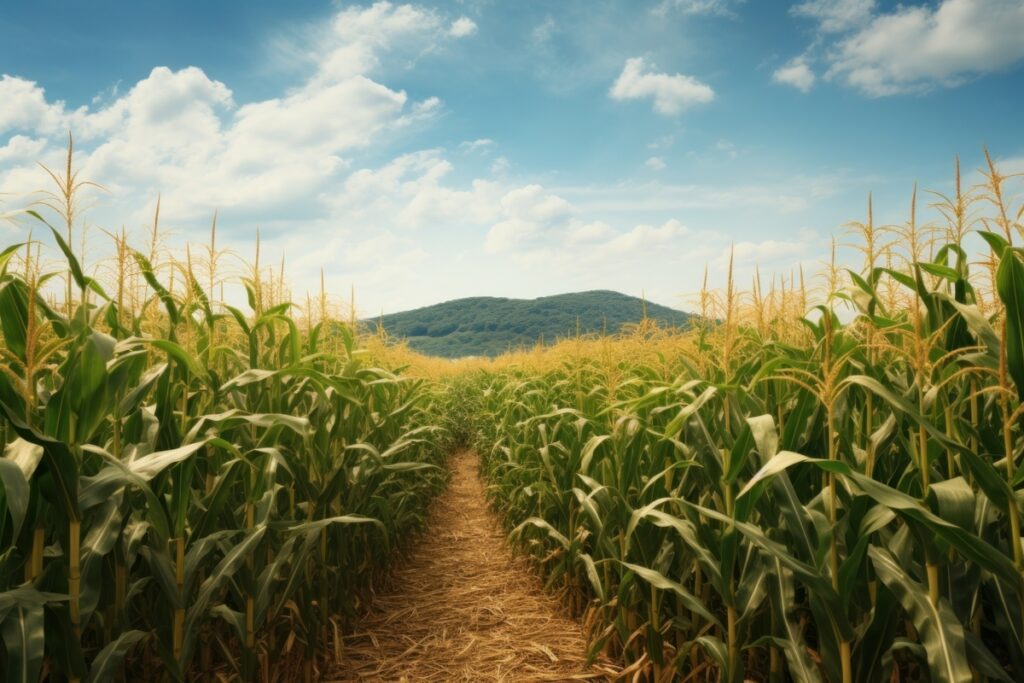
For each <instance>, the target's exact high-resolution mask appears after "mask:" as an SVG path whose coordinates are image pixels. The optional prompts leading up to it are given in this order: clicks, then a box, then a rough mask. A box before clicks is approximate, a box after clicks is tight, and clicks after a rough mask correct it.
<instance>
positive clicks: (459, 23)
mask: <svg viewBox="0 0 1024 683" xmlns="http://www.w3.org/2000/svg"><path fill="white" fill-rule="evenodd" d="M476 28H477V27H476V22H475V21H473V20H472V19H470V18H469V17H459V18H458V19H456V20H455V21H453V22H452V25H451V28H449V29H448V34H449V35H451V36H452V37H454V38H464V37H466V36H471V35H473V34H474V33H476Z"/></svg>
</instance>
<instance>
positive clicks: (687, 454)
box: [448, 163, 1024, 683]
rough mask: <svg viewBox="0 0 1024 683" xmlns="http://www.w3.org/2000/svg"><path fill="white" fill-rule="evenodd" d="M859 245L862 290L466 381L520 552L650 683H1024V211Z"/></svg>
mask: <svg viewBox="0 0 1024 683" xmlns="http://www.w3.org/2000/svg"><path fill="white" fill-rule="evenodd" d="M983 175H984V181H983V182H982V183H981V185H980V186H979V187H974V188H970V189H962V188H961V183H960V179H959V171H958V177H957V183H956V190H955V193H950V195H949V196H938V197H937V198H936V205H937V208H938V211H939V214H938V215H939V216H940V217H941V218H940V219H939V222H938V223H937V224H936V223H931V224H928V223H924V222H922V221H919V219H918V217H917V215H916V214H917V211H916V201H915V202H914V203H912V205H911V211H910V216H909V218H908V220H907V221H906V222H905V223H903V224H902V225H899V226H876V225H875V224H874V222H873V218H872V216H871V215H870V207H869V215H868V219H867V220H866V221H864V222H861V223H856V224H853V225H852V226H851V231H852V233H854V235H855V237H856V244H857V246H858V247H859V248H860V249H861V250H862V251H863V254H864V265H863V267H862V268H852V269H849V270H843V269H841V268H839V267H838V266H837V265H835V263H834V262H833V264H832V265H831V266H830V267H828V268H827V269H826V272H825V276H824V286H825V292H824V296H819V297H818V302H819V303H818V304H817V305H812V304H814V301H815V296H814V293H813V292H812V291H811V289H810V287H809V286H806V285H805V284H804V283H803V282H802V280H801V279H798V278H797V277H795V276H794V277H793V278H790V279H784V280H783V281H776V282H775V283H774V284H773V285H772V286H770V287H762V286H761V283H760V282H759V279H755V280H754V283H753V287H752V288H751V289H750V290H748V291H747V292H746V293H745V294H742V295H741V294H740V291H739V288H738V287H736V286H734V284H733V277H732V273H731V267H730V278H729V285H728V287H727V289H726V291H725V292H722V293H713V292H704V293H703V295H702V296H701V299H700V301H699V306H700V312H701V313H703V316H702V317H701V318H698V319H696V320H695V324H694V329H693V331H691V332H690V333H688V334H686V335H682V336H680V335H669V334H662V333H660V332H659V331H657V330H656V329H652V328H650V327H649V326H647V325H641V326H640V327H639V328H638V329H637V330H636V331H635V332H634V333H633V334H632V335H631V336H629V337H628V338H625V339H621V340H619V341H615V342H610V341H607V340H582V339H581V340H568V341H565V342H563V343H561V344H560V345H558V346H557V347H555V348H554V349H553V350H552V351H550V352H540V351H537V352H535V353H533V354H522V355H520V356H518V357H511V358H508V359H505V360H504V361H502V362H500V363H498V364H496V365H495V366H493V367H490V368H486V369H483V370H478V371H475V372H471V373H464V374H462V375H460V376H458V377H457V378H456V379H455V380H453V381H452V383H451V388H450V395H449V398H448V401H449V402H450V403H452V404H454V405H456V406H459V409H460V410H462V411H463V413H465V415H466V418H465V420H466V427H465V428H466V430H467V431H468V432H469V433H470V434H471V438H472V439H473V440H474V441H475V443H476V445H477V447H478V448H479V449H480V452H481V456H482V464H481V467H482V472H483V475H484V477H485V479H486V481H487V482H488V483H489V488H488V491H489V495H490V496H491V499H492V502H493V503H494V504H495V505H496V507H497V508H498V509H499V510H500V511H501V512H502V513H503V514H504V517H505V519H506V520H507V522H508V525H509V529H510V532H511V535H512V538H513V539H514V540H515V541H516V542H517V543H518V544H520V545H521V546H522V547H523V548H524V549H525V550H527V551H528V552H529V553H531V554H532V556H533V557H534V558H535V560H536V563H537V564H538V566H539V567H540V568H541V569H542V571H543V573H544V574H545V576H547V580H548V582H549V584H550V585H551V586H552V587H554V588H556V589H558V590H561V591H563V592H564V593H565V595H566V599H567V600H568V601H569V602H570V604H571V605H572V607H573V608H574V609H575V610H576V611H577V613H578V614H580V615H581V616H582V617H583V618H584V622H585V624H586V626H587V628H588V631H589V634H590V638H591V642H592V654H594V655H596V654H598V653H599V652H602V651H603V652H604V653H605V654H609V655H612V656H615V657H618V658H620V659H621V660H622V661H623V663H624V664H625V665H626V675H627V676H629V675H632V676H634V677H635V678H633V680H647V681H670V680H687V681H695V680H700V681H704V680H708V681H727V682H730V683H732V682H735V683H740V682H742V681H746V680H753V681H760V680H767V681H789V680H792V681H800V682H805V683H806V682H812V681H830V682H835V683H840V682H841V683H852V682H854V681H856V682H869V681H879V682H881V681H893V680H930V681H936V682H943V683H952V682H963V683H968V682H970V681H986V680H988V681H1020V680H1022V679H1024V549H1022V536H1021V521H1020V517H1021V508H1022V506H1024V463H1022V453H1024V434H1022V429H1021V427H1022V416H1024V402H1022V399H1024V251H1022V250H1021V249H1020V248H1019V247H1017V246H1015V243H1016V244H1020V243H1021V242H1022V239H1024V225H1022V222H1021V218H1022V216H1024V210H1017V209H1014V208H1012V207H1011V206H1009V200H1008V199H1007V194H1008V190H1007V188H1008V183H1010V182H1011V180H1010V179H1008V178H1006V177H1004V176H1003V175H1001V174H1000V172H999V171H998V169H997V168H996V167H995V165H994V164H991V163H990V164H989V166H988V167H987V168H985V169H983Z"/></svg>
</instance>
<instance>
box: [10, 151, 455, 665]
mask: <svg viewBox="0 0 1024 683" xmlns="http://www.w3.org/2000/svg"><path fill="white" fill-rule="evenodd" d="M68 160H69V163H68V168H67V172H66V175H65V174H62V173H54V174H52V176H53V179H54V180H55V181H56V183H57V189H56V190H55V191H54V192H50V193H47V194H46V195H45V199H44V200H43V201H42V202H40V206H38V207H37V209H38V213H36V212H35V211H32V212H28V213H25V214H22V215H21V217H20V221H19V222H20V223H21V226H22V229H23V230H25V232H27V229H28V228H32V229H34V230H35V231H36V232H35V234H36V235H38V234H40V232H42V233H44V234H46V236H47V241H48V242H51V243H53V244H55V245H56V249H51V250H50V255H49V256H47V251H45V250H43V248H42V247H41V246H40V245H39V243H38V242H36V241H35V240H32V239H28V240H25V241H24V242H23V243H20V244H15V245H12V246H11V247H9V248H7V249H5V250H3V251H2V252H0V448H2V450H3V457H2V458H0V642H2V650H0V668H2V672H0V679H3V680H6V681H11V682H13V681H26V682H28V681H37V680H40V679H41V678H48V679H49V680H71V681H77V680H88V681H108V680H178V681H180V680H186V679H188V680H194V679H196V677H197V676H199V677H200V678H202V679H205V680H213V677H214V676H215V675H216V676H218V677H219V678H220V679H222V680H227V679H232V678H235V679H241V680H257V679H259V680H282V679H285V680H303V679H304V680H312V679H313V678H314V677H315V676H316V674H317V671H318V669H319V667H320V665H321V664H322V663H323V662H322V659H321V661H320V662H319V663H318V657H321V658H322V656H323V654H324V653H325V652H329V653H332V654H333V655H334V656H337V657H340V656H343V651H342V650H343V644H344V631H345V626H346V622H347V620H348V619H349V618H350V617H352V616H354V615H356V614H357V613H358V612H359V610H360V609H361V608H362V606H363V605H364V603H365V601H366V598H367V596H368V592H369V591H370V590H371V589H372V586H373V584H374V581H375V579H376V578H378V577H379V573H380V572H381V570H382V569H383V567H384V564H385V563H386V561H388V560H389V558H390V556H391V555H392V554H393V552H394V551H395V550H396V547H397V546H399V545H400V543H401V541H402V539H403V537H405V536H406V535H407V534H408V533H409V532H410V531H412V530H414V529H416V528H418V527H420V526H421V524H422V522H423V519H424V511H425V507H426V504H427V502H428V501H429V499H430V498H431V497H432V496H433V495H434V494H435V493H436V492H437V490H438V489H439V488H440V487H441V486H442V485H443V483H444V471H443V469H442V467H441V466H440V465H441V455H442V441H443V436H442V434H441V430H440V429H438V428H436V427H434V426H433V425H434V424H435V423H436V420H435V419H434V418H433V417H432V415H431V410H432V407H431V401H432V399H431V391H430V388H429V387H428V386H426V385H424V384H423V383H421V382H419V381H414V380H410V379H407V378H404V377H402V376H399V375H397V374H395V373H394V372H391V371H388V370H386V369H382V368H380V367H377V366H376V362H375V360H374V358H373V357H372V356H371V355H370V354H368V353H367V352H366V351H363V350H361V349H360V348H359V347H360V345H359V344H358V343H357V339H356V337H355V335H353V332H352V328H351V326H350V325H348V324H343V323H340V322H337V321H336V320H335V319H334V318H333V317H332V316H330V315H328V314H327V312H326V306H325V305H323V304H324V302H323V301H321V302H320V303H321V305H320V306H319V307H318V306H316V305H313V304H312V303H311V305H309V306H307V307H306V310H305V311H304V312H303V314H302V315H301V316H298V317H292V315H293V314H294V312H295V311H296V310H297V309H296V308H295V307H293V306H292V305H291V304H290V303H288V302H286V301H285V300H284V294H285V293H284V292H283V287H281V286H280V284H281V283H280V282H277V281H275V280H274V278H273V277H272V276H271V277H269V278H268V276H267V275H266V272H265V270H264V269H262V268H260V267H254V268H248V269H247V270H245V271H244V272H242V273H241V276H242V277H241V281H242V282H243V283H244V288H245V292H246V294H247V297H248V307H245V306H243V308H244V309H245V310H240V309H239V308H236V307H232V306H230V305H228V304H226V303H217V302H215V301H214V295H215V290H216V289H217V288H218V287H219V286H220V282H221V279H222V278H221V275H220V274H219V273H218V272H217V267H216V261H217V256H218V252H217V251H216V249H215V244H214V239H211V246H210V248H209V249H207V252H206V253H207V255H208V256H209V258H205V259H203V260H200V259H199V258H195V259H193V257H192V254H191V253H189V254H188V255H187V256H183V257H181V258H179V259H173V258H171V257H170V256H168V255H167V253H166V252H165V251H162V250H160V249H158V248H156V245H157V241H158V240H157V239H156V238H155V236H156V235H157V234H158V232H159V230H158V228H156V227H154V232H153V235H154V240H153V241H152V243H151V245H150V246H151V247H152V248H149V249H142V250H139V251H136V250H133V249H131V248H130V247H129V246H128V240H127V239H126V238H125V236H124V234H123V233H121V234H116V235H112V244H113V245H114V252H115V253H114V255H113V256H112V257H111V259H110V260H109V261H107V262H106V266H107V267H106V268H105V269H103V270H101V269H98V268H96V267H93V268H86V267H85V266H84V265H83V263H82V261H81V260H80V258H79V253H80V252H76V251H75V250H74V249H73V248H72V244H73V243H74V241H75V240H74V239H73V238H74V236H75V233H74V231H75V230H77V229H79V223H78V220H77V218H76V215H75V213H76V209H77V204H76V202H77V201H78V199H77V197H76V194H78V193H81V192H82V191H83V189H84V186H83V184H82V183H81V182H80V181H78V180H77V177H76V176H75V175H74V173H73V171H72V170H71V163H70V162H71V156H70V152H69V157H68ZM47 214H49V215H47ZM54 216H56V218H54ZM47 221H49V222H47ZM50 223H57V224H58V225H59V228H60V229H55V228H53V227H50ZM61 223H62V224H61ZM154 226H156V221H154ZM221 255H222V254H221ZM222 267H223V265H222ZM62 279H66V287H65V286H64V285H63V283H61V280H62ZM61 290H63V291H61Z"/></svg>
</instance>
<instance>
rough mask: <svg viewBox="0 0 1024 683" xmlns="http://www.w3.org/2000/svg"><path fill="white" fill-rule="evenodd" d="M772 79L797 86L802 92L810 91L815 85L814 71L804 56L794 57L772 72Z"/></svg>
mask: <svg viewBox="0 0 1024 683" xmlns="http://www.w3.org/2000/svg"><path fill="white" fill-rule="evenodd" d="M772 80H773V81H775V82H776V83H782V84H783V85H788V86H792V87H794V88H796V89H797V90H799V91H800V92H810V90H811V88H812V87H814V80H815V76H814V71H812V70H811V67H809V66H808V65H807V60H806V58H805V57H804V56H802V55H801V56H799V57H794V58H793V59H791V60H789V61H788V62H786V63H785V64H783V65H782V66H781V67H779V68H778V69H776V70H775V72H774V73H773V74H772Z"/></svg>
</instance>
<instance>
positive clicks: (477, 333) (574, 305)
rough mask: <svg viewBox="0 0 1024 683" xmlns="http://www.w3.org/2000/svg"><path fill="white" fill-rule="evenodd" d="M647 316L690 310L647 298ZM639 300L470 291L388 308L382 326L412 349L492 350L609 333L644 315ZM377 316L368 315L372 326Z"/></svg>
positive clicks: (673, 316) (682, 320)
mask: <svg viewBox="0 0 1024 683" xmlns="http://www.w3.org/2000/svg"><path fill="white" fill-rule="evenodd" d="M646 308H647V317H648V318H652V319H654V320H657V321H658V323H659V324H660V325H662V326H683V325H685V324H686V323H687V321H688V319H689V314H687V313H684V312H682V311H677V310H675V309H672V308H668V307H667V306H660V305H658V304H654V303H651V302H647V303H646ZM643 315H644V301H643V300H642V299H639V298H637V297H635V296H627V295H625V294H620V293H619V292H612V291H608V290H595V291H590V292H576V293H572V294H558V295H555V296H545V297H541V298H539V299H505V298H498V297H471V298H467V299H455V300H454V301H446V302H444V303H440V304H435V305H433V306H426V307H424V308H417V309H415V310H412V311H403V312H401V313H392V314H390V315H385V316H384V317H383V319H382V320H383V324H384V330H385V331H386V332H387V333H388V334H389V335H391V336H393V337H401V338H404V339H406V340H408V342H409V346H411V347H412V348H413V349H416V350H417V351H419V352H421V353H425V354H429V355H432V356H443V357H447V358H459V357H462V356H496V355H498V354H500V353H503V352H504V351H507V350H509V349H510V348H516V347H520V346H533V345H534V344H536V343H537V342H538V341H539V340H540V339H542V338H543V340H544V341H545V342H546V343H552V342H554V341H555V340H556V339H560V338H563V337H567V336H573V335H575V334H576V321H577V318H578V319H579V326H580V332H581V333H582V334H588V333H595V332H596V333H601V332H604V331H607V332H608V333H609V334H613V333H615V332H618V331H619V330H621V329H622V326H623V325H625V324H628V323H637V322H640V321H641V320H642V319H643ZM377 324H378V320H372V321H367V325H368V326H369V328H370V329H371V330H374V331H375V330H376V328H377Z"/></svg>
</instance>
